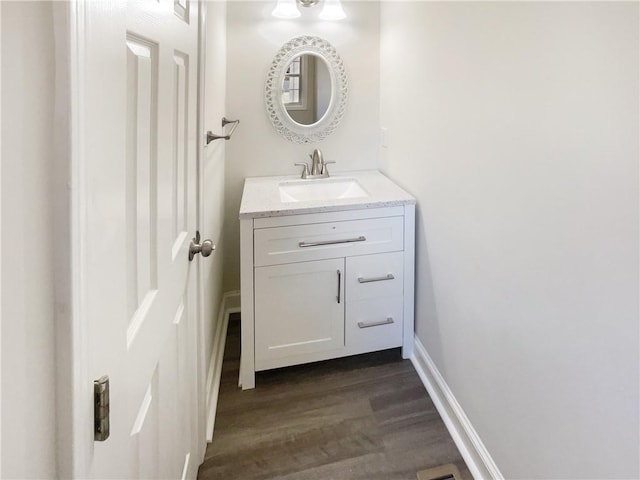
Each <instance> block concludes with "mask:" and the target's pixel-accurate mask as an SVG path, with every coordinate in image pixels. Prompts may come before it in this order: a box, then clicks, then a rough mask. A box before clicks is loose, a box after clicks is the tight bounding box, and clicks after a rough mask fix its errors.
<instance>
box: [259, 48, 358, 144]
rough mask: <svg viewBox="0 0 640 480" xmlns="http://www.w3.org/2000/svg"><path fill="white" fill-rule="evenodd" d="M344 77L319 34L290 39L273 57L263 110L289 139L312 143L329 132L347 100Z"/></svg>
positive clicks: (341, 66)
mask: <svg viewBox="0 0 640 480" xmlns="http://www.w3.org/2000/svg"><path fill="white" fill-rule="evenodd" d="M347 90H348V86H347V75H346V71H345V68H344V64H343V62H342V59H341V58H340V55H339V54H338V52H337V51H336V49H335V48H334V47H333V46H332V45H331V44H330V43H329V42H327V41H326V40H324V39H322V38H319V37H312V36H302V37H296V38H293V39H291V40H289V41H288V42H287V43H285V44H284V45H283V46H282V47H281V48H280V50H279V51H278V53H277V54H276V56H275V57H274V59H273V62H272V64H271V68H270V69H269V75H268V77H267V82H266V85H265V105H266V107H267V114H268V115H269V119H270V120H271V123H272V124H273V126H274V127H275V129H276V130H277V131H278V132H279V133H280V134H281V135H282V136H283V137H285V138H286V139H287V140H289V141H291V142H293V143H315V142H318V141H320V140H322V139H324V138H325V137H326V136H327V135H329V134H330V133H332V132H333V131H334V130H335V129H336V127H337V126H338V123H339V122H340V120H341V118H342V116H343V114H344V110H345V107H346V102H347Z"/></svg>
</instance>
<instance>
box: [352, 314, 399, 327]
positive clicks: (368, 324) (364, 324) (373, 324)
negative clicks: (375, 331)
mask: <svg viewBox="0 0 640 480" xmlns="http://www.w3.org/2000/svg"><path fill="white" fill-rule="evenodd" d="M390 323H393V318H391V317H387V319H386V320H380V321H379V322H358V327H360V328H369V327H378V326H380V325H389V324H390Z"/></svg>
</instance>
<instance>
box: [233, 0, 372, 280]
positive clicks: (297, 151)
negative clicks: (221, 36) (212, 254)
mask: <svg viewBox="0 0 640 480" xmlns="http://www.w3.org/2000/svg"><path fill="white" fill-rule="evenodd" d="M274 6H275V2H244V1H237V2H234V1H232V2H230V3H229V4H228V10H227V21H228V23H227V55H228V56H227V58H228V61H227V65H228V69H227V116H228V117H230V118H232V119H235V118H239V119H240V121H241V123H240V126H239V128H238V130H237V131H236V134H235V135H234V137H233V138H232V139H231V140H230V141H228V142H227V173H226V199H227V207H226V217H225V247H226V252H225V257H226V261H225V267H224V269H225V291H229V290H238V289H239V286H240V258H239V243H240V240H239V238H240V232H239V222H238V209H239V207H240V199H241V196H242V187H243V184H244V179H245V177H252V176H263V175H286V174H290V175H294V174H297V173H298V172H299V167H295V166H294V165H293V164H294V163H295V162H301V161H308V160H309V158H308V154H310V153H311V152H312V151H313V149H314V148H316V147H320V148H321V149H322V151H323V153H324V157H325V158H326V159H327V160H335V161H337V162H338V163H337V164H336V165H332V171H334V172H339V171H347V170H359V169H367V168H376V166H377V164H378V138H379V137H378V129H379V120H378V119H379V100H378V99H379V68H378V66H379V4H378V3H377V2H345V3H344V9H345V11H346V13H347V15H348V18H347V19H345V20H341V21H339V22H326V21H320V20H318V13H320V7H314V8H310V9H301V10H302V16H301V17H299V18H298V19H296V20H293V21H287V20H279V19H276V18H274V17H272V16H271V10H273V7H274ZM299 35H317V36H319V37H322V38H324V39H326V40H328V41H329V42H330V43H331V44H332V45H334V46H335V47H336V49H337V50H338V52H339V53H340V55H341V56H342V58H343V60H344V62H345V65H346V67H347V75H348V78H349V100H348V105H347V110H346V113H345V115H344V117H343V118H342V122H341V124H340V126H339V127H338V129H337V130H336V131H335V132H334V133H333V134H331V135H330V136H329V137H328V138H326V139H325V140H323V141H322V142H321V143H320V144H318V145H294V144H292V143H289V142H287V141H286V140H285V139H284V138H282V137H281V136H280V135H279V134H278V133H277V132H276V131H275V129H274V128H273V126H272V125H271V123H270V122H269V118H268V116H267V113H266V109H265V106H264V84H265V80H266V78H267V73H268V71H269V66H270V65H271V61H272V60H273V57H274V55H275V54H276V52H277V51H278V50H279V48H280V47H281V46H282V44H284V43H285V42H286V41H287V40H289V39H291V38H293V37H296V36H299Z"/></svg>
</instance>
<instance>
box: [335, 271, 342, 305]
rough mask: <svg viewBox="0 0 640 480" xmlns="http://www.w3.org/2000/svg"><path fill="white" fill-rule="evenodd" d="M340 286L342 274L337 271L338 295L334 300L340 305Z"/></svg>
mask: <svg viewBox="0 0 640 480" xmlns="http://www.w3.org/2000/svg"><path fill="white" fill-rule="evenodd" d="M341 284H342V272H340V270H338V295H337V296H336V300H337V301H338V303H340V287H341Z"/></svg>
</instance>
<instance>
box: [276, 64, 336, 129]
mask: <svg viewBox="0 0 640 480" xmlns="http://www.w3.org/2000/svg"><path fill="white" fill-rule="evenodd" d="M282 102H283V103H284V106H285V108H286V110H287V113H288V114H289V116H290V117H291V119H292V120H293V121H295V122H297V123H299V124H301V125H313V124H315V123H317V122H318V121H320V120H321V119H322V117H323V116H324V114H325V113H326V112H327V109H328V108H329V103H330V102H331V76H330V74H329V67H328V65H327V64H326V62H325V60H324V59H323V58H322V57H319V56H317V55H313V54H308V53H305V54H302V55H298V56H297V57H295V58H293V59H292V60H291V62H289V65H287V69H286V72H285V76H284V80H283V82H282Z"/></svg>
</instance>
